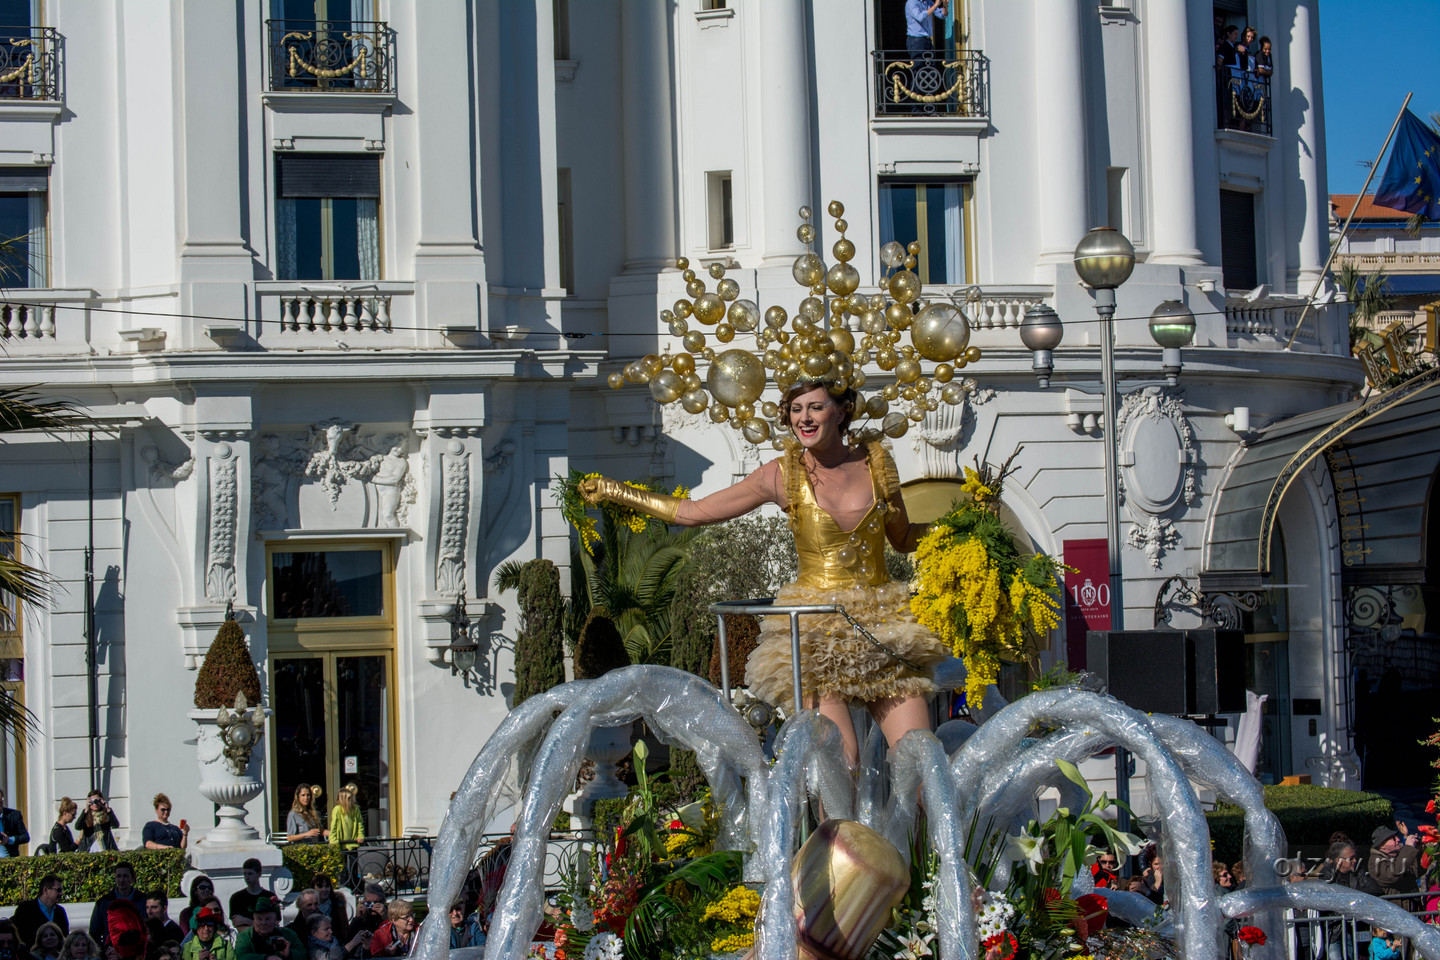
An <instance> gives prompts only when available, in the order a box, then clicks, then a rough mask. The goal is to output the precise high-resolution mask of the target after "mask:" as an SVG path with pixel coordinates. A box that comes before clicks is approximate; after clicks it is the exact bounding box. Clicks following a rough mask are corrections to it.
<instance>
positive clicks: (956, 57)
mask: <svg viewBox="0 0 1440 960" xmlns="http://www.w3.org/2000/svg"><path fill="white" fill-rule="evenodd" d="M871 57H872V58H873V59H874V70H875V115H876V116H877V117H909V116H915V117H988V116H989V115H990V61H989V60H988V59H986V57H985V54H984V53H982V52H980V51H979V50H956V51H955V52H954V53H953V54H947V53H945V52H944V51H940V50H934V51H927V52H925V53H922V54H919V55H916V56H912V55H911V54H910V53H909V51H906V50H873V51H871Z"/></svg>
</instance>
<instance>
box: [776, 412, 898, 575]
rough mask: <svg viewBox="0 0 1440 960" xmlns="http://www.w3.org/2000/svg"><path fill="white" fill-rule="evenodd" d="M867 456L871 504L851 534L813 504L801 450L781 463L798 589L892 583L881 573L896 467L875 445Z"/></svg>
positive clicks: (792, 450) (794, 448) (790, 452)
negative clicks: (797, 561) (889, 499)
mask: <svg viewBox="0 0 1440 960" xmlns="http://www.w3.org/2000/svg"><path fill="white" fill-rule="evenodd" d="M865 452H866V456H867V458H868V459H869V468H870V486H871V489H872V491H873V494H874V501H873V502H872V503H871V504H870V509H869V510H867V511H865V515H864V516H862V517H861V518H860V522H859V523H858V524H857V525H856V526H855V529H854V530H844V529H841V527H840V524H838V523H836V522H835V518H834V517H832V516H830V514H829V513H827V512H826V511H825V510H824V508H822V507H821V506H820V504H819V503H818V502H817V501H816V499H815V489H814V488H813V487H812V486H811V485H810V478H809V476H808V475H807V474H806V472H805V464H804V463H803V462H802V460H801V453H802V450H801V448H800V446H799V444H793V445H792V446H791V447H790V448H789V449H788V450H787V453H786V456H785V457H783V458H782V459H781V461H780V468H781V471H782V472H783V474H784V477H785V490H786V498H787V499H788V500H789V507H788V508H787V512H788V513H789V514H790V528H791V529H792V530H793V531H794V533H795V552H796V553H797V554H798V555H799V558H800V573H799V576H798V577H797V578H796V581H795V582H796V583H797V584H799V585H801V586H806V587H815V588H819V589H826V588H830V587H852V586H856V585H858V584H869V585H871V586H879V585H880V584H882V583H889V582H890V575H889V574H888V573H887V572H886V570H885V512H886V510H887V509H888V507H889V504H888V503H887V502H886V501H887V500H888V498H889V492H890V484H891V478H892V477H894V476H895V466H894V463H893V461H891V460H890V457H889V454H887V453H886V452H885V449H884V447H882V446H881V445H880V443H879V441H874V440H872V441H870V442H869V443H867V444H866V451H865ZM896 479H897V480H898V478H896ZM896 485H897V486H898V483H897V484H896Z"/></svg>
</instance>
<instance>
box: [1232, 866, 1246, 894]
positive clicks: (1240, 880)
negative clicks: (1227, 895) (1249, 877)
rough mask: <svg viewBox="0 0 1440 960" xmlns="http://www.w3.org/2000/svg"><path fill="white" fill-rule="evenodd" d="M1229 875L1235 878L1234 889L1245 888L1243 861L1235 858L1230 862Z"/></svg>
mask: <svg viewBox="0 0 1440 960" xmlns="http://www.w3.org/2000/svg"><path fill="white" fill-rule="evenodd" d="M1230 876H1232V877H1234V878H1235V889H1236V890H1244V889H1245V861H1244V860H1236V861H1235V862H1234V863H1232V864H1230Z"/></svg>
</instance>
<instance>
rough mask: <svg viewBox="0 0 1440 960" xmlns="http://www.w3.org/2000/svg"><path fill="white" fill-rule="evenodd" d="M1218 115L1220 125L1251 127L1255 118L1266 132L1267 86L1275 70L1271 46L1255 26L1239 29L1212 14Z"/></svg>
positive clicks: (1267, 121) (1238, 127) (1244, 128)
mask: <svg viewBox="0 0 1440 960" xmlns="http://www.w3.org/2000/svg"><path fill="white" fill-rule="evenodd" d="M1215 72H1216V79H1217V81H1218V83H1217V87H1218V89H1217V91H1216V93H1217V96H1218V102H1217V105H1216V106H1217V111H1218V112H1217V116H1218V117H1219V118H1220V125H1221V126H1222V127H1229V128H1233V129H1242V130H1250V129H1253V128H1254V124H1255V123H1256V121H1259V122H1260V124H1261V132H1268V124H1269V113H1268V111H1269V104H1268V103H1267V100H1268V96H1267V93H1266V87H1267V85H1268V84H1269V82H1270V77H1271V76H1273V75H1274V73H1275V59H1274V53H1273V46H1272V44H1271V42H1270V38H1269V37H1262V36H1260V34H1259V31H1258V30H1256V29H1255V28H1254V27H1251V26H1247V27H1245V29H1244V30H1241V29H1240V27H1239V26H1237V25H1236V24H1233V23H1231V24H1227V23H1226V22H1225V20H1224V18H1223V17H1221V16H1220V15H1219V14H1216V16H1215Z"/></svg>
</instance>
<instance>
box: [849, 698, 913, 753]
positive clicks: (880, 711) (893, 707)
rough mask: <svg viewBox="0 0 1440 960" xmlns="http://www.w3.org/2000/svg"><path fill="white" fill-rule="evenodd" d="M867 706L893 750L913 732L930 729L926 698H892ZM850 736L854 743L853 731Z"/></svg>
mask: <svg viewBox="0 0 1440 960" xmlns="http://www.w3.org/2000/svg"><path fill="white" fill-rule="evenodd" d="M866 706H868V707H869V708H870V715H871V716H873V717H874V718H875V720H876V722H877V723H879V724H880V730H881V731H882V732H883V733H884V734H885V742H886V743H888V744H890V748H891V749H892V750H893V749H894V748H895V744H897V743H899V742H900V738H901V737H903V736H905V734H907V733H909V732H910V731H911V730H929V729H930V701H929V700H928V699H927V698H925V697H921V696H912V697H890V698H889V699H887V700H875V701H873V702H871V703H869V704H867V705H866ZM850 736H851V741H852V742H853V739H854V736H855V734H854V732H853V731H852V732H851V734H850ZM857 755H858V754H857Z"/></svg>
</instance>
